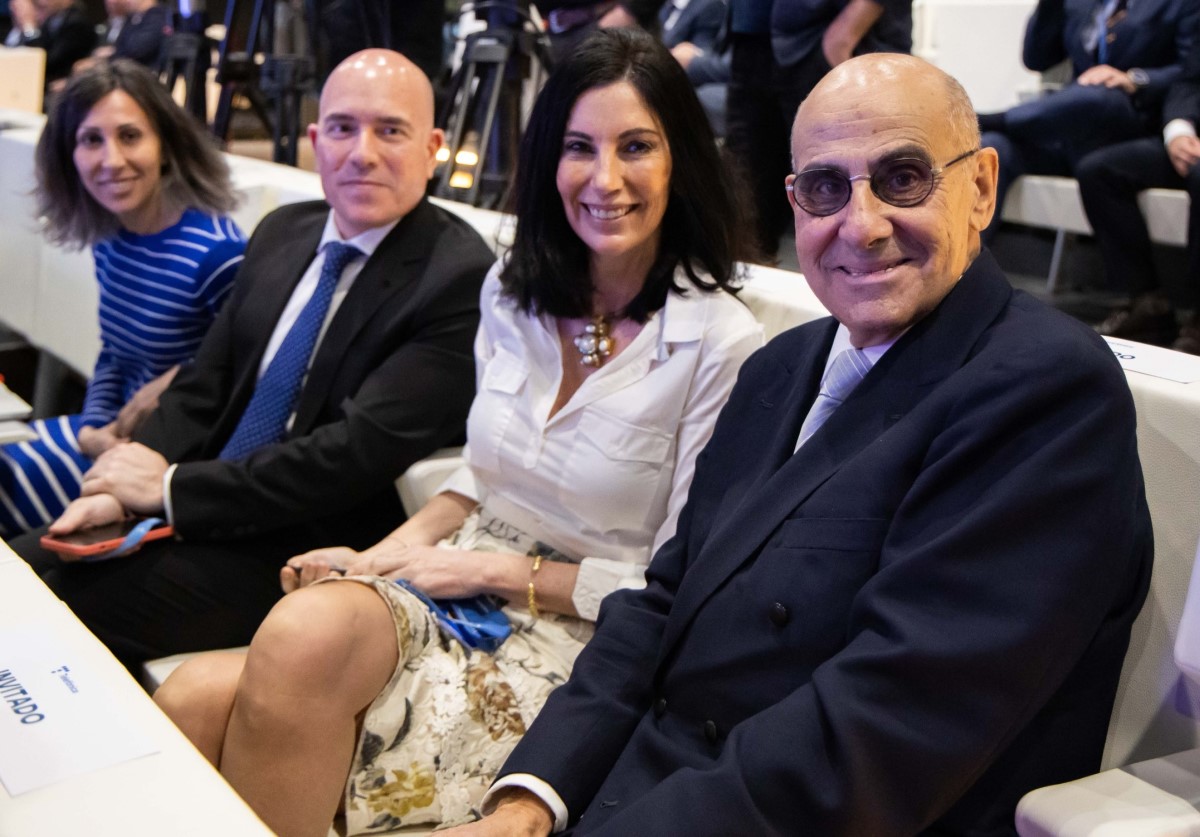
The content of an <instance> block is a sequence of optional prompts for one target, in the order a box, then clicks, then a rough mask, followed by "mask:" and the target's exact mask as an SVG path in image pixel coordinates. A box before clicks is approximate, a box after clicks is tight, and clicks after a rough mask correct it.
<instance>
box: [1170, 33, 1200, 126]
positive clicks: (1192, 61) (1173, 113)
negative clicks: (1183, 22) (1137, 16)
mask: <svg viewBox="0 0 1200 837" xmlns="http://www.w3.org/2000/svg"><path fill="white" fill-rule="evenodd" d="M1196 32H1197V33H1198V34H1200V23H1198V25H1197V26H1196ZM1172 119H1187V120H1189V121H1190V122H1191V123H1192V124H1193V125H1197V126H1200V49H1193V50H1192V51H1191V52H1189V53H1188V56H1187V59H1186V60H1185V61H1184V62H1183V71H1182V72H1181V73H1180V76H1179V80H1178V81H1176V82H1175V83H1174V84H1173V85H1171V89H1170V91H1168V93H1167V101H1166V103H1165V104H1164V105H1163V123H1164V124H1165V123H1167V122H1170V121H1171V120H1172Z"/></svg>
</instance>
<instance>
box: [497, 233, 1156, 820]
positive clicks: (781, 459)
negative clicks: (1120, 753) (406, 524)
mask: <svg viewBox="0 0 1200 837" xmlns="http://www.w3.org/2000/svg"><path fill="white" fill-rule="evenodd" d="M835 325H836V324H835V323H834V322H833V321H832V320H828V319H827V320H821V321H817V322H814V323H810V324H807V325H804V326H802V327H800V328H797V329H794V330H792V331H790V332H787V333H785V334H784V335H782V336H780V337H779V338H777V339H775V340H773V341H772V342H771V343H770V344H769V345H768V346H767V347H766V348H764V349H763V350H762V351H760V352H759V353H758V354H756V355H755V356H754V357H752V358H751V359H750V360H749V361H748V362H747V364H746V366H745V367H744V368H743V370H742V372H741V375H740V377H739V380H738V384H737V386H736V387H735V389H734V391H733V393H732V395H731V397H730V401H729V404H728V406H727V407H726V408H725V410H724V411H723V412H722V414H721V416H720V419H719V420H718V422H717V427H716V430H715V433H714V435H713V438H712V441H711V442H710V443H709V445H708V447H707V448H706V449H705V451H704V452H703V453H702V454H701V456H700V460H699V463H698V467H697V471H696V477H695V480H694V482H693V484H692V488H691V492H690V496H689V498H688V504H687V507H686V508H685V510H684V512H683V515H682V517H681V519H680V523H679V529H678V532H677V534H676V535H675V537H674V538H673V539H672V540H670V541H669V542H668V543H667V544H665V545H664V546H663V548H662V549H661V550H660V551H659V552H658V554H657V555H656V557H655V559H654V561H653V562H652V564H651V566H650V568H649V570H648V572H647V578H648V587H647V588H646V589H645V590H643V591H637V592H633V591H622V592H618V593H615V594H613V595H611V596H610V597H609V598H608V599H606V601H605V603H604V605H603V606H602V609H601V613H600V620H599V625H598V629H597V632H596V635H595V638H594V639H593V640H592V641H591V642H590V643H589V644H588V646H587V647H586V648H585V649H584V651H583V653H582V654H581V655H580V657H579V659H578V661H577V662H576V665H575V669H574V673H573V674H572V677H571V679H570V680H569V681H568V683H567V684H565V685H564V686H562V687H560V688H559V689H558V690H556V691H555V692H554V693H553V694H552V695H551V697H550V700H549V702H548V703H547V704H546V707H545V709H544V710H543V711H542V713H541V714H540V716H539V717H538V719H537V721H536V722H535V723H534V725H533V727H532V728H531V730H530V731H529V733H528V735H527V736H526V737H525V739H524V741H523V742H522V743H521V744H520V745H519V746H518V747H517V748H516V750H515V751H514V753H513V755H512V757H511V758H510V759H509V761H508V763H507V764H506V765H505V768H504V772H505V773H510V772H524V773H531V774H534V775H536V776H539V777H541V778H543V779H544V780H546V781H547V782H549V784H550V785H551V786H552V787H554V788H555V789H556V790H557V791H558V793H559V794H560V795H561V796H562V798H563V799H564V801H565V802H566V804H567V806H568V809H569V811H570V812H571V815H572V817H575V818H577V817H579V815H580V814H582V815H583V816H582V820H580V821H578V824H577V825H576V827H575V834H605V835H622V837H629V835H664V834H687V835H689V836H690V837H693V836H694V835H714V837H715V835H733V834H746V835H749V834H754V835H768V834H804V835H821V837H839V835H840V836H843V837H864V835H870V837H889V836H890V835H914V834H956V835H958V834H961V835H994V834H1010V833H1012V829H1013V823H1012V817H1013V810H1014V807H1015V805H1016V802H1017V800H1018V799H1019V798H1020V796H1021V795H1022V794H1024V793H1025V792H1026V791H1028V790H1030V789H1032V788H1034V787H1036V786H1040V785H1044V784H1047V783H1051V782H1060V781H1063V780H1066V779H1070V778H1072V777H1076V776H1080V775H1083V774H1086V773H1089V772H1092V771H1094V770H1095V769H1096V768H1097V767H1098V765H1099V762H1100V756H1101V751H1102V749H1103V746H1104V739H1105V731H1106V728H1107V724H1108V718H1109V714H1110V711H1111V706H1112V701H1113V696H1114V694H1115V690H1116V686H1117V682H1118V679H1119V673H1120V669H1121V664H1122V660H1123V657H1124V653H1125V649H1126V646H1127V644H1128V638H1129V629H1130V625H1131V624H1132V622H1133V620H1134V617H1135V616H1136V615H1137V612H1138V610H1139V609H1140V607H1141V604H1142V601H1143V600H1144V597H1145V593H1146V585H1147V583H1148V579H1149V572H1150V564H1151V558H1152V544H1151V535H1150V519H1149V514H1148V511H1147V507H1146V502H1145V497H1144V492H1143V486H1142V476H1141V467H1140V465H1139V462H1138V455H1137V445H1136V440H1135V438H1134V410H1133V404H1132V400H1131V398H1130V394H1129V390H1128V387H1127V385H1126V382H1125V379H1124V375H1123V374H1122V372H1121V370H1120V368H1119V367H1118V365H1117V363H1116V361H1115V360H1114V358H1113V356H1112V353H1111V351H1109V350H1108V348H1107V347H1106V346H1105V344H1104V343H1103V342H1102V341H1101V340H1100V339H1099V338H1098V337H1096V335H1095V334H1094V333H1092V332H1091V331H1090V330H1088V329H1087V328H1086V327H1084V326H1083V325H1081V324H1080V323H1078V322H1075V321H1072V320H1070V319H1069V318H1067V317H1065V316H1063V315H1061V314H1059V313H1058V312H1055V311H1053V310H1052V309H1050V308H1048V307H1046V306H1044V305H1042V304H1041V303H1039V302H1037V301H1035V300H1033V299H1032V298H1031V297H1029V296H1027V295H1025V294H1022V293H1014V292H1013V291H1012V289H1011V288H1010V287H1009V285H1008V284H1007V282H1006V281H1005V279H1004V277H1003V274H1002V273H1001V272H1000V270H999V268H998V267H997V266H996V264H995V262H994V260H993V259H992V257H991V256H990V255H989V254H987V253H986V252H985V253H984V254H982V255H981V256H979V258H977V259H976V261H975V263H974V265H973V266H972V267H971V268H970V269H969V270H968V271H967V273H966V274H965V275H964V277H963V279H962V280H961V281H960V282H959V283H958V285H957V286H956V287H955V289H954V290H953V291H952V292H951V293H950V294H949V295H948V296H947V297H946V298H945V299H944V300H943V302H942V303H941V304H940V306H939V307H938V308H937V309H935V310H934V311H933V312H932V313H930V314H929V315H927V316H926V317H925V318H923V319H922V320H920V321H919V322H918V323H917V324H916V325H914V326H913V327H912V328H911V329H910V330H909V331H908V332H907V333H906V334H905V335H904V336H903V337H901V338H900V340H898V341H897V342H896V344H895V345H894V346H893V347H892V348H891V349H890V350H889V351H888V352H887V354H885V355H884V356H883V357H882V358H881V359H880V360H879V362H878V363H877V364H876V365H875V367H874V368H873V369H872V370H871V372H869V373H868V375H867V376H866V378H864V380H863V381H862V382H861V383H860V384H859V385H858V387H857V388H856V389H855V391H854V392H853V393H852V394H851V395H850V396H849V398H848V399H847V400H846V401H845V402H844V403H843V404H842V406H841V407H839V408H838V410H837V412H835V413H834V414H833V416H832V417H831V418H830V419H829V421H828V422H827V423H826V424H825V425H824V426H823V427H822V428H821V429H820V430H819V431H818V432H817V433H816V434H815V435H814V436H813V437H812V438H811V439H810V440H809V441H808V442H807V443H806V444H805V446H804V447H803V448H801V449H800V451H799V452H798V453H796V454H795V455H793V454H792V450H793V447H794V445H795V441H796V438H797V435H798V432H799V429H800V424H801V422H802V421H803V419H804V416H805V414H806V412H807V411H808V408H809V406H810V404H811V403H812V401H813V399H814V398H815V395H816V390H817V385H818V382H819V379H820V377H821V374H822V371H823V369H824V365H825V359H826V357H827V354H828V350H829V346H830V344H831V342H832V339H833V334H834V331H835Z"/></svg>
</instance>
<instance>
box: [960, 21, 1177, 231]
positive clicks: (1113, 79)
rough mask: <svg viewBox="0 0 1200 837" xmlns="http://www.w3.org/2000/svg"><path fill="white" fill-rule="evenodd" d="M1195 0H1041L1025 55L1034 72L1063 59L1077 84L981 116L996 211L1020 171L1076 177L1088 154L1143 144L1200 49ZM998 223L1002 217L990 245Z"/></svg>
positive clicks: (1029, 30) (1028, 29)
mask: <svg viewBox="0 0 1200 837" xmlns="http://www.w3.org/2000/svg"><path fill="white" fill-rule="evenodd" d="M1198 21H1200V4H1198V3H1196V2H1195V0H1137V1H1136V2H1128V0H1038V4H1037V6H1036V7H1035V8H1034V12H1033V15H1032V16H1031V17H1030V18H1029V23H1028V24H1027V25H1026V28H1025V44H1024V51H1023V53H1022V57H1023V59H1024V62H1025V66H1026V67H1028V68H1029V69H1031V70H1034V71H1038V72H1041V71H1045V70H1048V69H1050V68H1052V67H1054V66H1056V65H1058V64H1060V63H1062V62H1063V61H1069V62H1070V64H1071V78H1072V79H1073V80H1072V82H1071V83H1070V84H1068V85H1066V86H1065V87H1063V88H1062V89H1061V90H1058V91H1055V92H1051V93H1048V94H1047V95H1045V96H1042V97H1040V98H1037V99H1034V100H1032V101H1029V102H1023V103H1021V104H1019V105H1016V106H1015V107H1012V108H1010V109H1009V110H1007V111H1005V112H1004V113H995V114H984V115H982V116H981V117H980V123H981V124H982V126H983V129H984V135H983V144H984V145H987V146H990V147H992V148H995V149H996V150H997V152H998V153H999V154H1000V192H999V200H998V202H997V206H998V207H1000V208H1003V207H1004V198H1005V195H1007V194H1008V189H1009V187H1010V186H1011V185H1012V182H1013V181H1014V180H1015V179H1016V178H1018V177H1020V176H1021V175H1022V174H1052V175H1063V176H1067V177H1070V176H1072V175H1073V174H1074V172H1075V166H1076V165H1077V163H1078V162H1079V160H1080V159H1081V158H1082V157H1083V156H1084V155H1085V154H1087V153H1089V152H1091V151H1094V150H1095V149H1097V148H1102V147H1104V146H1106V145H1111V144H1113V143H1116V142H1123V141H1125V140H1129V139H1134V138H1137V137H1143V136H1146V135H1147V134H1150V133H1152V132H1153V131H1154V130H1155V126H1156V125H1158V124H1159V118H1160V113H1161V109H1162V103H1163V97H1164V96H1165V95H1166V92H1167V88H1168V87H1170V85H1171V84H1172V82H1174V81H1175V80H1176V79H1177V78H1179V74H1180V73H1181V72H1182V69H1183V62H1184V60H1185V59H1186V58H1187V55H1188V53H1189V52H1191V51H1193V49H1194V48H1195V47H1196V46H1197V44H1196V42H1195V41H1196V34H1197V22H1198ZM999 224H1000V212H999V211H997V213H996V218H995V219H993V221H992V225H991V226H990V227H989V228H988V230H987V231H986V232H985V240H986V238H987V237H988V236H990V235H991V234H993V233H994V232H995V229H996V227H997V226H999Z"/></svg>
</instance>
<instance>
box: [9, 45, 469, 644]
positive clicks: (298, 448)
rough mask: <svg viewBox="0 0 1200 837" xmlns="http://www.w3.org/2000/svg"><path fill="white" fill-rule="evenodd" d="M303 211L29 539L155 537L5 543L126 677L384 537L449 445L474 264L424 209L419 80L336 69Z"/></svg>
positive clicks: (241, 639)
mask: <svg viewBox="0 0 1200 837" xmlns="http://www.w3.org/2000/svg"><path fill="white" fill-rule="evenodd" d="M308 130H309V137H310V139H311V140H312V143H313V150H314V152H315V155H316V161H317V170H318V172H319V173H320V176H321V185H322V187H323V188H324V191H325V198H326V200H325V201H312V202H309V203H300V204H293V205H290V206H284V207H282V208H280V209H277V210H276V211H274V212H272V213H271V214H270V215H268V216H267V217H266V218H264V219H263V220H262V222H261V223H260V224H259V226H258V228H257V229H256V230H255V232H254V236H253V237H252V238H251V240H250V243H249V245H248V247H247V249H246V258H245V261H244V262H243V263H242V266H241V269H240V271H239V273H238V277H237V279H236V281H235V284H234V290H233V292H232V294H231V295H230V299H229V300H228V302H227V303H226V305H225V308H224V310H222V312H221V314H220V316H219V317H218V318H217V320H216V322H215V323H214V324H213V327H212V330H211V331H210V332H209V333H208V335H207V336H206V337H205V340H204V342H203V344H202V345H201V347H200V350H199V352H198V354H197V356H196V360H195V363H194V364H192V365H191V366H188V367H185V368H184V369H182V370H181V371H180V372H179V374H178V376H177V377H176V379H175V381H174V382H173V383H172V385H171V386H170V388H169V389H168V390H167V391H166V392H165V393H164V394H163V396H162V398H161V400H160V403H159V407H158V409H157V410H156V411H155V412H154V413H153V414H152V415H151V416H150V417H149V418H148V419H147V420H146V421H145V423H144V424H143V425H142V427H141V428H140V429H139V430H138V432H137V433H136V434H134V438H133V441H131V442H129V443H127V444H123V445H118V446H117V447H114V448H113V449H111V450H110V451H108V452H107V453H105V454H104V455H103V456H101V457H100V458H99V459H98V460H97V461H96V463H95V465H94V467H93V468H92V469H91V470H90V471H88V472H87V474H85V475H84V482H83V496H82V497H81V498H80V499H79V500H77V501H76V502H74V503H72V504H71V505H70V506H69V507H68V508H67V510H66V512H64V513H63V515H62V517H61V518H59V520H57V521H56V522H55V523H53V524H52V525H51V526H50V531H51V533H54V534H59V535H64V534H68V533H71V532H74V531H77V530H80V529H85V528H89V527H94V526H98V525H102V524H106V523H109V522H111V521H115V520H120V519H122V518H124V517H125V516H126V515H127V514H129V513H133V514H140V515H153V516H157V517H162V518H166V519H168V520H169V521H170V522H171V523H172V524H173V525H174V527H175V532H176V535H177V536H178V539H177V540H169V541H155V542H153V543H148V544H146V545H145V547H144V548H142V549H141V550H140V551H138V552H135V553H133V554H131V555H128V556H124V557H114V558H112V559H111V560H107V561H101V562H97V563H79V562H75V563H69V562H67V561H65V560H63V559H61V558H60V557H59V556H58V555H57V554H56V553H52V552H46V551H44V550H42V549H40V548H39V546H38V536H39V535H41V534H44V533H43V532H36V533H33V534H32V535H30V536H26V537H24V538H19V539H17V540H16V541H14V542H13V544H12V546H13V547H14V549H16V550H17V551H18V552H19V553H20V554H21V555H22V556H23V557H25V558H26V560H28V561H29V562H30V563H31V564H32V565H33V566H34V568H35V569H36V570H37V572H38V573H39V575H41V577H42V579H43V580H44V581H45V582H46V583H47V584H48V585H49V586H50V588H51V589H52V590H54V592H55V593H57V594H58V595H59V596H60V597H61V598H62V599H63V600H65V601H66V602H67V604H68V605H70V606H71V608H72V609H73V610H74V611H75V613H76V615H77V616H79V618H80V619H82V620H83V622H84V623H85V624H86V625H87V626H88V627H89V628H90V629H91V630H92V631H93V632H94V633H95V634H96V635H97V636H98V637H99V638H100V639H101V640H103V641H104V642H105V643H106V644H107V645H108V646H109V648H110V649H112V651H113V652H114V653H115V654H116V655H117V657H118V658H120V659H121V660H122V661H123V662H124V663H126V665H128V666H130V667H135V666H136V665H138V664H139V663H141V662H142V661H144V660H146V659H150V658H154V657H160V656H163V655H164V654H171V653H175V652H179V651H189V650H200V649H207V648H218V647H222V646H230V645H244V644H246V643H247V642H248V641H249V640H250V637H251V636H252V635H253V633H254V630H255V629H256V628H257V627H258V624H259V622H261V621H262V618H263V617H264V616H265V615H266V613H267V611H268V610H269V609H270V608H271V605H273V604H274V603H275V601H276V600H278V598H279V597H280V595H281V591H280V588H279V571H280V567H282V566H283V564H284V562H285V561H286V559H287V558H289V557H291V556H293V555H296V554H298V553H301V552H305V551H307V550H309V549H313V548H316V547H321V546H334V545H346V544H348V545H350V546H354V547H355V548H359V549H361V548H365V547H367V546H369V545H370V544H372V543H375V542H376V541H378V540H379V539H380V538H382V537H383V536H384V535H385V534H387V533H388V532H390V531H391V530H392V529H394V528H395V527H396V526H397V525H398V524H399V523H400V522H402V520H403V511H402V509H401V507H400V503H399V499H398V497H397V494H396V489H395V485H394V480H395V479H396V477H397V476H398V475H399V474H401V473H402V472H403V471H404V470H405V469H406V468H407V467H408V466H409V465H411V464H412V463H413V462H415V461H416V460H418V459H421V458H422V457H425V456H427V455H429V454H430V453H432V452H433V451H434V450H436V449H437V448H439V447H442V446H445V445H448V444H452V443H455V442H456V441H458V440H459V439H460V437H461V436H462V433H463V428H464V425H465V421H466V416H467V410H468V408H469V406H470V402H471V398H472V396H473V394H474V361H473V353H472V343H473V340H474V336H475V329H476V326H477V325H478V320H479V310H478V299H479V289H480V286H481V284H482V280H483V276H484V273H485V272H486V271H487V268H488V267H489V266H490V264H491V262H492V260H493V257H492V254H491V251H490V250H489V249H488V247H487V245H486V244H484V242H483V240H482V239H481V238H480V237H479V236H478V235H477V234H476V233H475V232H474V231H473V230H472V229H471V228H470V227H469V226H467V225H466V224H465V223H464V222H462V221H460V220H459V219H457V218H456V217H455V216H453V215H450V214H449V213H447V212H444V211H443V210H441V209H438V208H436V207H434V206H432V205H430V204H429V203H428V202H427V201H426V200H425V186H426V183H427V181H428V179H429V177H430V175H431V174H432V172H433V168H434V164H435V163H434V155H435V154H436V153H437V150H438V148H440V147H441V144H442V134H441V131H439V130H436V129H435V128H434V127H433V91H432V89H431V88H430V85H429V81H428V79H426V78H425V76H424V75H423V74H422V73H421V71H420V70H419V69H417V67H416V66H415V65H414V64H412V63H411V62H410V61H409V60H408V59H406V58H404V57H403V56H401V55H400V54H399V53H395V52H391V51H388V50H379V49H373V50H366V51H364V52H360V53H357V54H355V55H353V56H351V57H350V58H348V59H346V60H345V61H344V62H342V64H340V65H339V66H338V67H337V69H336V70H334V72H333V73H332V74H331V75H330V77H329V79H328V81H327V82H326V84H325V88H324V90H323V92H322V94H321V103H320V112H319V120H318V123H317V124H316V125H312V126H310V127H309V129H308Z"/></svg>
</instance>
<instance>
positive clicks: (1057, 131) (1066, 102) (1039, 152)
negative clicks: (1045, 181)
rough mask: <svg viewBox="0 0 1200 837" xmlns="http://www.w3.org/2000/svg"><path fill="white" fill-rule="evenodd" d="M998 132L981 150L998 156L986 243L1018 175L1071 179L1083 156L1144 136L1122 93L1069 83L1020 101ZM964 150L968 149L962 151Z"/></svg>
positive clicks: (1144, 128)
mask: <svg viewBox="0 0 1200 837" xmlns="http://www.w3.org/2000/svg"><path fill="white" fill-rule="evenodd" d="M1004 122H1005V128H1004V131H1003V132H1000V131H987V132H986V133H984V135H983V142H982V145H983V146H984V147H989V146H990V147H992V148H995V149H996V151H997V153H998V154H999V155H1000V182H999V187H998V192H997V196H996V197H997V201H996V215H995V217H994V218H993V219H992V223H991V224H990V225H989V226H988V228H987V231H986V233H985V238H990V236H991V234H992V233H994V232H995V230H996V227H997V226H998V225H999V223H1000V210H1001V209H1002V208H1003V207H1004V197H1005V195H1007V194H1008V190H1009V187H1010V186H1012V183H1013V181H1014V180H1016V179H1017V178H1018V177H1020V176H1021V175H1023V174H1050V175H1060V176H1062V177H1071V176H1073V174H1074V172H1075V165H1076V163H1077V162H1078V161H1079V160H1080V159H1081V158H1082V157H1083V156H1084V155H1086V154H1088V153H1090V152H1092V151H1095V150H1096V149H1097V148H1102V147H1104V146H1107V145H1112V144H1113V143H1117V142H1124V141H1125V140H1130V139H1136V138H1138V137H1144V136H1146V134H1147V133H1149V131H1150V128H1149V126H1148V125H1147V122H1146V117H1145V115H1144V114H1142V113H1141V112H1140V111H1139V110H1138V109H1137V108H1136V107H1135V106H1134V101H1133V99H1132V98H1131V97H1130V96H1129V95H1127V94H1126V93H1124V92H1122V91H1120V90H1115V89H1110V88H1107V87H1100V86H1095V85H1093V86H1088V87H1084V86H1081V85H1078V84H1071V85H1068V86H1067V87H1064V88H1063V89H1062V90H1059V91H1057V92H1054V93H1050V94H1048V95H1046V96H1043V97H1041V98H1039V99H1034V100H1032V101H1029V102H1023V103H1022V104H1019V105H1017V106H1016V107H1013V108H1010V109H1009V110H1008V111H1007V112H1006V113H1005V114H1004ZM963 150H964V151H965V150H967V149H963Z"/></svg>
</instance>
